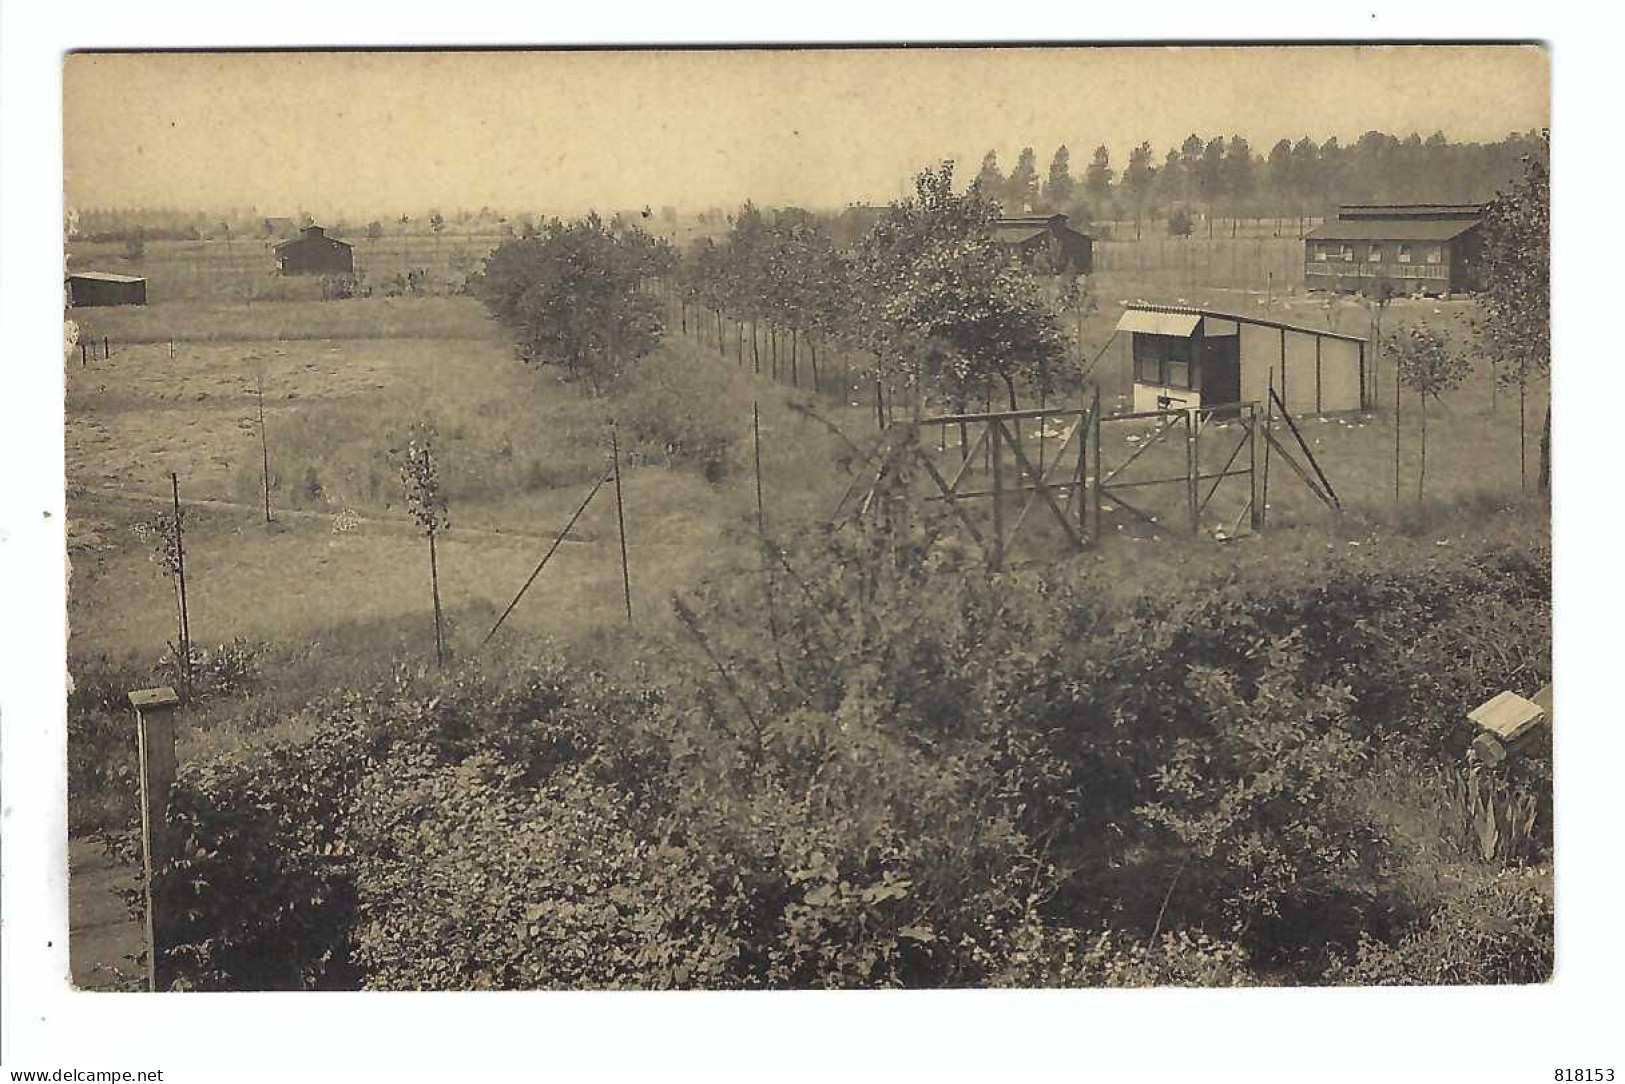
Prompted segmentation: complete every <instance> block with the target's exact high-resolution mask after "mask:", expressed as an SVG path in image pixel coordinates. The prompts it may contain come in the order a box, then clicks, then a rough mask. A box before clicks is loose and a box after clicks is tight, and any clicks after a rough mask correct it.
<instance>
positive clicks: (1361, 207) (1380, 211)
mask: <svg viewBox="0 0 1625 1084" xmlns="http://www.w3.org/2000/svg"><path fill="white" fill-rule="evenodd" d="M1483 214H1484V205H1483V204H1482V203H1345V204H1343V205H1342V206H1341V207H1340V208H1338V212H1337V217H1338V218H1342V219H1353V218H1441V217H1445V216H1449V217H1452V218H1478V217H1480V216H1482V215H1483Z"/></svg>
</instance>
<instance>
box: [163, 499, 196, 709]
mask: <svg viewBox="0 0 1625 1084" xmlns="http://www.w3.org/2000/svg"><path fill="white" fill-rule="evenodd" d="M169 485H170V490H171V492H172V493H173V495H174V499H175V577H176V581H177V582H178V583H179V584H180V593H181V658H182V660H183V661H182V663H181V681H182V683H183V684H184V685H185V690H184V691H185V693H186V696H187V698H188V699H190V698H191V696H192V622H191V620H190V618H189V616H188V614H187V611H186V547H185V544H184V543H183V542H182V539H181V481H180V478H179V476H177V475H176V474H175V472H174V471H171V472H170V474H169Z"/></svg>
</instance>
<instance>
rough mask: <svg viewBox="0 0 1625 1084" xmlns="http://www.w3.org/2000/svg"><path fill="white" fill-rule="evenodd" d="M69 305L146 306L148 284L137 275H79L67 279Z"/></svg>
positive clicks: (102, 273)
mask: <svg viewBox="0 0 1625 1084" xmlns="http://www.w3.org/2000/svg"><path fill="white" fill-rule="evenodd" d="M67 287H68V304H69V305H71V306H73V307H74V308H76V309H77V308H86V307H88V306H91V305H145V304H146V303H147V280H146V279H143V278H137V277H135V276H134V275H115V274H112V273H111V272H108V271H75V272H74V273H73V274H71V275H69V276H68V278H67Z"/></svg>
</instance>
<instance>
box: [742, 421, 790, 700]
mask: <svg viewBox="0 0 1625 1084" xmlns="http://www.w3.org/2000/svg"><path fill="white" fill-rule="evenodd" d="M750 434H751V444H752V452H753V455H754V459H755V466H756V542H757V545H758V546H760V547H761V550H762V582H763V585H764V587H765V588H766V590H767V631H768V635H769V636H771V637H772V638H773V661H774V663H775V664H776V665H777V666H778V669H779V673H780V674H781V675H783V674H784V659H783V657H782V656H781V655H780V654H779V616H778V606H777V605H776V604H775V602H774V590H773V565H772V564H771V563H770V562H769V560H768V541H767V506H766V504H765V503H764V502H763V500H762V417H761V411H760V409H759V407H758V404H757V403H755V402H754V401H753V402H752V403H751V404H750Z"/></svg>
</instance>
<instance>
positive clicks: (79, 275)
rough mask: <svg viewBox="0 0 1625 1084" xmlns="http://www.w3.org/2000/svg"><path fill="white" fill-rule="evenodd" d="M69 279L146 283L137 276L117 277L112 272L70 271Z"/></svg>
mask: <svg viewBox="0 0 1625 1084" xmlns="http://www.w3.org/2000/svg"><path fill="white" fill-rule="evenodd" d="M68 279H69V281H72V280H73V279H87V280H89V281H91V282H146V281H147V280H146V279H144V278H140V277H138V276H136V275H115V274H113V272H111V271H69V272H68Z"/></svg>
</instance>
